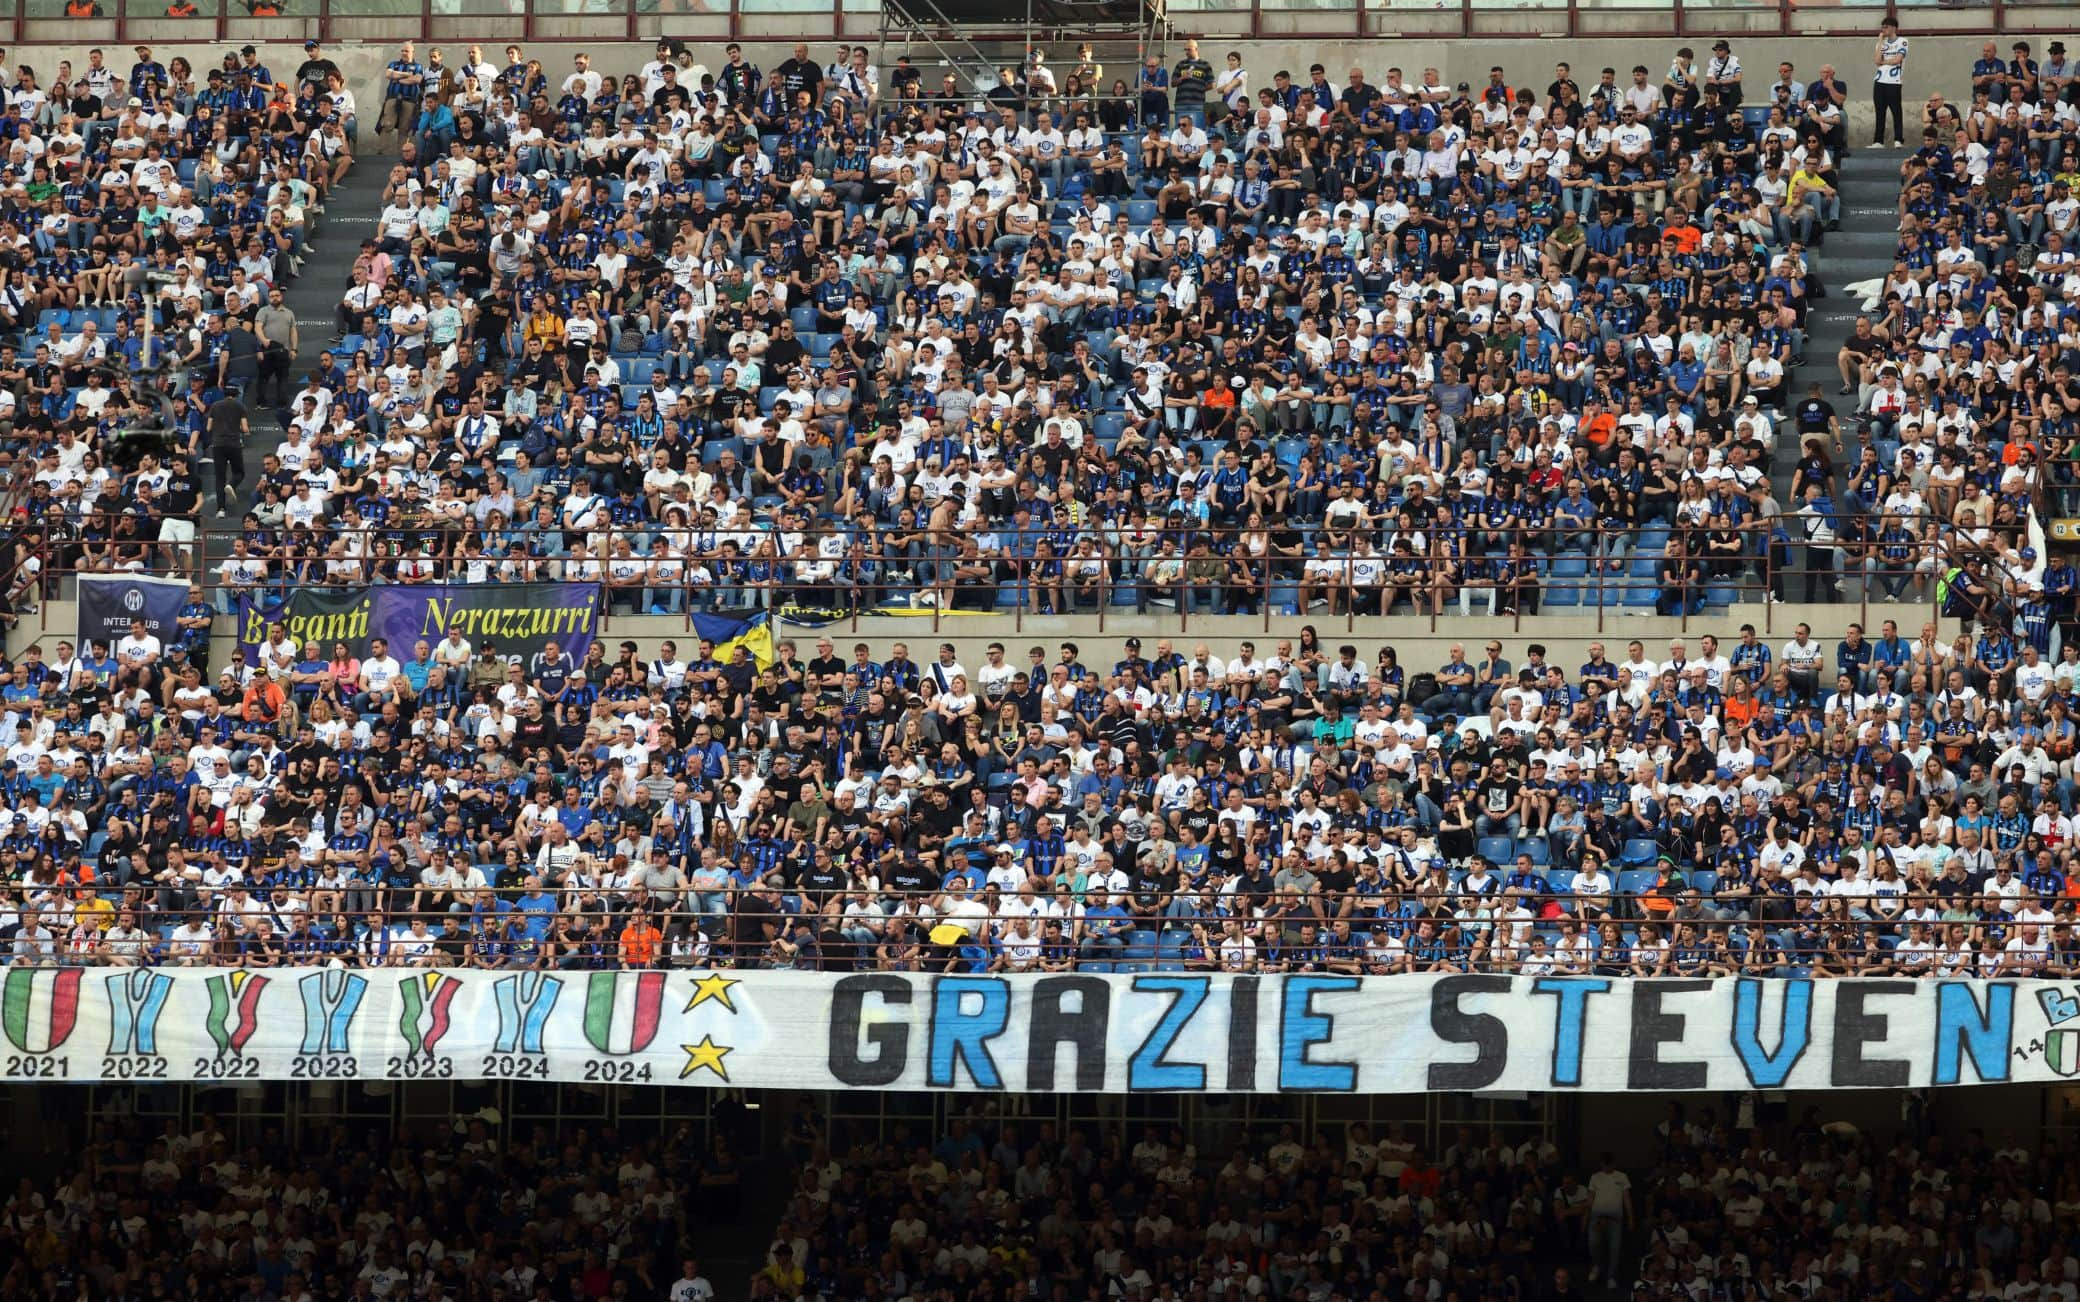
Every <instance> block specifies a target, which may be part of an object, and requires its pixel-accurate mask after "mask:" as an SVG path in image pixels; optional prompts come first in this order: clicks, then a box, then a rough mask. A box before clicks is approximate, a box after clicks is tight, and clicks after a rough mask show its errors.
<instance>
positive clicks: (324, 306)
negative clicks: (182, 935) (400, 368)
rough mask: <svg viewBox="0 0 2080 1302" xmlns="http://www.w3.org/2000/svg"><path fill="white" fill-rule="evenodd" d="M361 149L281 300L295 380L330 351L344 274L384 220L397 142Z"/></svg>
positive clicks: (365, 143)
mask: <svg viewBox="0 0 2080 1302" xmlns="http://www.w3.org/2000/svg"><path fill="white" fill-rule="evenodd" d="M361 145H362V149H363V153H362V155H361V160H360V161H359V162H357V163H356V164H355V165H354V170H353V171H352V172H349V173H348V174H347V179H346V180H345V181H344V182H343V183H341V184H340V185H339V186H337V187H335V188H334V190H333V192H332V196H331V198H330V199H329V200H328V201H327V202H326V204H325V218H324V225H323V226H322V228H321V229H320V230H319V233H318V239H317V242H316V244H314V245H313V246H312V249H311V255H310V257H309V258H307V259H306V260H305V261H304V264H303V271H302V273H301V274H300V275H298V276H297V278H296V283H295V284H294V285H291V286H290V287H289V292H288V294H287V295H286V296H285V297H286V298H287V299H288V302H289V306H290V308H291V309H293V310H294V311H295V313H296V335H297V341H298V343H299V344H301V345H302V346H301V347H299V348H298V349H297V350H296V367H295V370H294V371H293V372H292V373H291V374H292V376H294V377H296V378H297V379H298V380H299V381H300V379H301V377H302V376H303V374H304V373H305V372H307V371H309V370H310V368H311V367H312V366H313V365H315V364H316V363H317V360H318V357H319V355H320V354H322V353H323V352H324V351H325V350H326V349H327V348H328V347H330V346H331V343H332V338H333V335H334V333H335V332H336V330H337V326H336V325H335V324H334V315H333V312H334V309H335V308H337V307H338V306H339V301H340V296H341V295H342V294H344V293H345V292H346V289H347V278H348V276H347V273H348V272H350V271H351V270H353V267H354V258H355V256H356V255H357V254H358V253H360V251H361V241H363V240H365V239H367V238H369V237H370V236H372V235H374V234H375V229H376V218H377V217H379V216H381V215H382V211H383V183H384V181H385V180H387V179H388V178H389V175H390V164H391V163H392V162H393V161H395V160H394V159H393V158H392V156H391V154H392V151H393V150H394V149H395V147H396V146H395V142H394V139H386V140H385V141H384V142H383V143H382V145H380V146H378V145H377V143H376V141H375V138H374V136H373V135H372V134H370V135H364V136H363V138H362V141H361ZM255 423H256V424H258V422H257V421H256V422H255ZM269 424H270V425H272V422H269ZM267 438H268V440H269V446H272V445H273V443H275V442H278V441H279V437H278V435H277V434H276V433H275V432H274V431H273V430H272V429H270V430H269V432H268V434H267Z"/></svg>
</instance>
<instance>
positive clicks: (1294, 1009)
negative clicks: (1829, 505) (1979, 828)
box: [0, 967, 2080, 1094]
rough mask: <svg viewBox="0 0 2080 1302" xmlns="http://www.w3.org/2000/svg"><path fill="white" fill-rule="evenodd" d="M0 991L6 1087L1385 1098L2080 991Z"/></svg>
mask: <svg viewBox="0 0 2080 1302" xmlns="http://www.w3.org/2000/svg"><path fill="white" fill-rule="evenodd" d="M0 993H4V999H0V1033H4V1038H5V1042H6V1043H5V1046H4V1048H5V1052H4V1054H0V1076H4V1077H5V1078H8V1079H12V1080H69V1081H103V1080H164V1081H203V1082H214V1081H250V1080H335V1079H349V1078H360V1079H387V1080H487V1079H492V1080H495V1079H507V1080H556V1081H601V1082H627V1083H648V1084H685V1085H696V1086H719V1085H725V1084H727V1085H737V1086H748V1087H764V1088H781V1089H890V1090H914V1089H955V1088H958V1089H982V1090H1006V1091H1028V1090H1032V1091H1042V1092H1047V1091H1077V1092H1097V1091H1104V1092H1109V1093H1122V1092H1128V1093H1175V1092H1207V1093H1221V1092H1255V1093H1281V1092H1318V1093H1354V1092H1362V1093H1375V1094H1393V1093H1416V1092H1422V1091H1431V1090H1476V1089H1494V1090H1581V1091H1593V1092H1616V1091H1639V1090H1745V1089H1843V1088H1881V1087H1882V1088H1900V1087H1905V1086H1947V1085H1977V1084H1985V1083H1994V1082H2015V1081H2020V1082H2029V1081H2056V1080H2062V1079H2067V1078H2070V1077H2072V1076H2073V1075H2074V1074H2075V1072H2076V1070H2080V986H2074V985H2068V984H2061V983H2058V982H2050V981H1934V980H1923V981H1911V980H1876V979H1873V980H1839V981H1810V980H1709V981H1707V980H1674V979H1654V980H1606V979H1601V978H1586V977H1543V978H1541V977H1523V976H1515V977H1513V976H1501V975H1492V976H1490V975H1468V976H1420V977H1419V976H1405V977H1375V978H1359V977H1350V976H1332V975H1316V974H1306V975H1300V974H1288V975H1281V976H1264V977H1250V976H1229V975H1221V974H1185V973H1160V974H1157V973H1150V974H1143V975H1126V974H1120V975H1096V974H1062V975H1017V976H935V975H927V974H920V973H893V972H874V973H860V974H856V975H848V976H840V975H835V974H829V973H812V972H511V973H501V972H496V971H476V970H470V969H457V970H448V969H417V970H407V969H401V968H375V969H360V970H352V969H344V968H278V969H271V970H253V971H242V970H236V969H226V968H127V969H121V968H25V967H14V968H9V969H7V970H6V975H5V978H4V983H0Z"/></svg>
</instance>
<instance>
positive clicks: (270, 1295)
mask: <svg viewBox="0 0 2080 1302" xmlns="http://www.w3.org/2000/svg"><path fill="white" fill-rule="evenodd" d="M724 1111H727V1109H725V1110H724ZM244 1124H247V1125H250V1124H251V1123H250V1121H249V1120H248V1121H246V1122H245V1123H244ZM284 1129H285V1128H284V1127H283V1126H281V1125H278V1124H268V1125H265V1126H253V1127H252V1128H251V1129H250V1130H246V1129H242V1122H241V1120H240V1119H237V1118H222V1119H220V1118H219V1117H217V1116H215V1115H213V1114H206V1113H197V1114H196V1116H195V1118H194V1122H193V1129H192V1130H191V1129H188V1128H186V1127H185V1126H183V1125H182V1124H180V1122H179V1121H178V1120H162V1119H159V1118H141V1117H138V1116H135V1115H121V1116H110V1117H108V1118H107V1119H106V1120H102V1121H99V1122H97V1123H96V1124H95V1125H93V1126H92V1127H90V1128H88V1130H87V1131H85V1132H84V1133H83V1134H82V1135H81V1137H80V1143H79V1145H78V1146H77V1147H76V1148H70V1149H67V1150H66V1151H65V1152H64V1153H63V1155H62V1156H59V1157H57V1158H56V1160H55V1162H54V1163H53V1165H52V1166H51V1167H50V1168H49V1170H48V1171H46V1172H38V1173H37V1174H36V1175H34V1176H31V1175H23V1176H22V1178H21V1180H20V1182H19V1183H18V1184H15V1185H14V1186H13V1187H12V1188H11V1189H10V1190H9V1191H8V1194H7V1196H6V1197H5V1198H4V1199H0V1292H4V1293H5V1294H6V1295H7V1296H9V1297H16V1298H36V1299H39V1300H40V1299H59V1298H64V1299H74V1298H96V1299H100V1298H107V1299H140V1300H142V1299H164V1298H174V1297H221V1298H236V1299H239V1300H240V1302H314V1300H315V1299H319V1298H353V1299H356V1300H357V1302H362V1300H366V1299H376V1300H377V1302H404V1300H405V1299H412V1300H413V1302H441V1300H443V1299H445V1300H447V1302H497V1300H501V1299H508V1300H510V1302H535V1300H541V1302H581V1300H583V1302H593V1300H596V1299H605V1298H615V1299H623V1298H626V1299H644V1300H645V1302H650V1300H655V1302H712V1299H714V1298H717V1297H742V1296H744V1288H748V1286H749V1285H748V1280H746V1281H734V1280H730V1281H725V1283H726V1284H731V1285H734V1284H737V1283H740V1282H741V1283H742V1284H743V1285H744V1288H736V1287H732V1288H728V1289H726V1290H725V1291H723V1292H720V1293H718V1292H717V1291H716V1289H715V1286H714V1285H713V1284H711V1283H710V1282H709V1276H708V1275H707V1274H706V1273H704V1271H703V1269H702V1268H701V1266H700V1264H699V1263H698V1262H697V1261H696V1260H695V1259H694V1258H693V1257H692V1256H691V1255H690V1254H689V1253H688V1252H687V1251H686V1249H687V1246H688V1245H689V1244H690V1243H691V1242H693V1238H694V1236H696V1235H697V1234H699V1233H700V1228H701V1226H702V1224H703V1223H706V1224H711V1225H712V1224H722V1223H726V1222H728V1221H729V1220H731V1219H733V1215H734V1208H733V1206H732V1198H731V1195H732V1194H733V1193H734V1192H735V1191H736V1189H737V1187H738V1184H739V1182H740V1180H741V1179H742V1166H741V1159H740V1158H739V1157H738V1156H737V1155H736V1152H735V1150H734V1149H733V1146H732V1135H733V1134H734V1133H735V1128H734V1127H731V1128H727V1129H725V1128H724V1127H720V1126H718V1127H715V1129H714V1133H713V1134H712V1135H710V1136H707V1137H703V1136H701V1135H699V1134H697V1133H695V1132H694V1131H693V1130H692V1129H690V1128H688V1127H684V1126H681V1127H678V1128H676V1129H672V1130H670V1131H669V1132H668V1133H664V1134H661V1135H648V1134H639V1133H634V1132H633V1130H632V1129H628V1130H624V1129H618V1128H616V1127H614V1126H611V1125H603V1124H602V1125H597V1126H584V1127H579V1126H573V1127H571V1128H569V1129H566V1130H562V1131H560V1132H559V1131H558V1130H556V1129H554V1128H552V1127H551V1126H549V1125H546V1124H519V1123H515V1124H513V1125H511V1126H510V1127H507V1126H502V1125H501V1124H500V1118H499V1113H498V1110H497V1109H496V1108H488V1109H480V1110H476V1111H472V1112H470V1113H469V1114H468V1115H467V1116H465V1117H462V1118H459V1119H457V1120H456V1121H454V1122H453V1123H452V1124H432V1125H426V1126H422V1127H418V1128H402V1127H401V1128H398V1129H395V1130H392V1129H390V1128H389V1127H385V1126H372V1125H370V1124H368V1123H367V1122H365V1121H359V1120H354V1119H347V1120H343V1121H340V1122H339V1123H337V1124H309V1125H306V1126H305V1127H303V1128H302V1129H301V1130H300V1131H299V1132H298V1133H297V1137H296V1139H295V1140H293V1141H292V1140H291V1139H290V1138H289V1137H288V1136H287V1135H286V1134H285V1133H284ZM227 1131H228V1132H230V1133H229V1134H228V1135H227V1133H226V1132H227ZM25 1151H26V1150H25ZM320 1170H323V1171H324V1172H325V1174H324V1176H323V1178H322V1179H321V1178H319V1176H318V1175H317V1174H316V1172H318V1171H320Z"/></svg>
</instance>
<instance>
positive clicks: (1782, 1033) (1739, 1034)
mask: <svg viewBox="0 0 2080 1302" xmlns="http://www.w3.org/2000/svg"><path fill="white" fill-rule="evenodd" d="M1765 984H1767V985H1773V986H1777V987H1779V988H1780V989H1782V990H1783V992H1784V1011H1783V1013H1782V1014H1781V1015H1780V1016H1779V1017H1778V1018H1777V1050H1776V1052H1775V1053H1771V1052H1769V1051H1767V1050H1765V1049H1764V1048H1763V1047H1762V1035H1761V1023H1762V987H1763V986H1764V985H1765ZM1812 1039H1813V983H1812V982H1811V981H1808V980H1806V979H1804V978H1803V977H1801V978H1798V979H1795V980H1790V981H1770V982H1762V981H1754V980H1750V979H1748V978H1746V977H1743V978H1741V979H1740V980H1739V981H1736V982H1735V983H1734V987H1733V1051H1734V1052H1735V1053H1737V1054H1739V1055H1740V1056H1741V1069H1742V1070H1743V1071H1745V1072H1747V1073H1748V1083H1749V1084H1751V1085H1753V1086H1754V1087H1755V1088H1756V1089H1762V1090H1772V1089H1781V1088H1782V1087H1783V1084H1784V1082H1785V1081H1786V1080H1788V1079H1790V1077H1791V1069H1792V1068H1793V1067H1796V1066H1797V1065H1798V1060H1799V1059H1800V1058H1802V1057H1804V1056H1805V1052H1806V1046H1807V1045H1809V1044H1811V1043H1812Z"/></svg>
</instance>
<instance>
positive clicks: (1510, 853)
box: [1473, 836, 1517, 864]
mask: <svg viewBox="0 0 2080 1302" xmlns="http://www.w3.org/2000/svg"><path fill="white" fill-rule="evenodd" d="M1473 851H1474V853H1475V854H1478V855H1479V856H1480V857H1481V858H1483V859H1486V860H1487V861H1488V862H1489V863H1495V864H1506V863H1508V862H1509V861H1510V860H1512V859H1514V858H1516V857H1517V844H1516V842H1514V841H1512V840H1510V839H1509V838H1508V837H1506V836H1484V837H1482V838H1481V839H1480V840H1479V841H1477V842H1476V843H1475V844H1474V847H1473Z"/></svg>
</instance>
